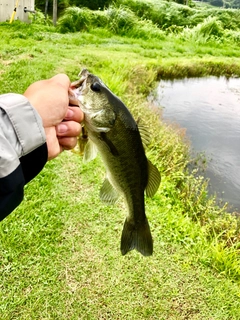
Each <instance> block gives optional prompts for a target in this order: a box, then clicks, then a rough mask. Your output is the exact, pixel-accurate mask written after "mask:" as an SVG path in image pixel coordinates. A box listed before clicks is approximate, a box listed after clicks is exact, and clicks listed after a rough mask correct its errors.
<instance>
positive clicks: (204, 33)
mask: <svg viewBox="0 0 240 320" xmlns="http://www.w3.org/2000/svg"><path fill="white" fill-rule="evenodd" d="M182 34H183V37H184V38H188V39H190V40H193V41H195V42H197V43H205V42H208V41H211V40H219V39H221V38H222V37H223V36H224V29H223V27H222V24H221V22H220V21H219V20H218V19H217V18H216V17H208V18H207V19H205V20H204V21H203V22H202V23H199V24H198V25H197V26H196V27H193V28H192V29H189V28H185V29H184V30H183V32H182Z"/></svg>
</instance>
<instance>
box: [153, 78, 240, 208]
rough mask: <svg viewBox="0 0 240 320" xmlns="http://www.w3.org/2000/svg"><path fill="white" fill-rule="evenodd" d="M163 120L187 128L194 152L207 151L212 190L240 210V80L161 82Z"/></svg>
mask: <svg viewBox="0 0 240 320" xmlns="http://www.w3.org/2000/svg"><path fill="white" fill-rule="evenodd" d="M156 100H157V103H158V105H160V106H161V107H162V108H163V120H164V121H171V122H175V123H178V124H179V125H180V126H181V127H183V128H186V134H187V137H188V138H189V139H190V141H191V146H192V152H193V153H196V152H197V153H204V155H205V157H206V159H207V168H206V171H205V172H204V176H206V177H208V178H209V179H210V183H209V191H210V193H216V194H217V196H218V199H222V200H223V201H224V202H228V203H229V205H230V206H231V210H232V211H233V210H237V211H240V79H239V78H238V79H237V78H236V79H235V78H231V79H228V80H227V79H226V78H224V77H220V78H216V77H209V78H193V79H184V80H174V81H161V82H160V84H159V86H158V88H157V97H156Z"/></svg>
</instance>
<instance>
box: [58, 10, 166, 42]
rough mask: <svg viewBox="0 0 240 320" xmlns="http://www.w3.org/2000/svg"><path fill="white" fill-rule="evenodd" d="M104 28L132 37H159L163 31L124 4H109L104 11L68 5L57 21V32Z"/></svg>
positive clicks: (162, 35) (161, 36)
mask: <svg viewBox="0 0 240 320" xmlns="http://www.w3.org/2000/svg"><path fill="white" fill-rule="evenodd" d="M99 27H100V28H104V29H106V30H108V31H110V32H111V33H113V34H117V35H121V36H130V37H133V38H144V39H149V38H151V37H153V38H158V39H161V38H163V37H164V33H163V32H162V31H161V30H160V29H159V28H157V26H156V25H154V24H153V23H152V21H151V20H143V19H139V18H138V17H137V16H136V15H135V14H134V12H133V11H131V10H130V9H128V8H127V7H124V6H119V7H116V6H113V5H111V6H109V7H108V8H107V9H105V10H104V11H91V10H89V9H86V8H78V7H70V8H67V9H66V10H65V13H64V15H63V16H62V17H61V18H60V19H59V21H58V30H59V32H62V33H66V32H76V31H88V30H90V29H91V28H99Z"/></svg>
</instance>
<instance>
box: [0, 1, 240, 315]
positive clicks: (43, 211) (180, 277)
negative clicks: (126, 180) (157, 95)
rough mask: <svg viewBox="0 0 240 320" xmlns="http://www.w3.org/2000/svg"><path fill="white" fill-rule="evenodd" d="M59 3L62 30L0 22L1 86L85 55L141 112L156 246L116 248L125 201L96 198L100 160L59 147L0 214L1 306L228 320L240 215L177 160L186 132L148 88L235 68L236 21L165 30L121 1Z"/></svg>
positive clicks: (19, 85) (17, 84) (15, 310)
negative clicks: (92, 5)
mask: <svg viewBox="0 0 240 320" xmlns="http://www.w3.org/2000/svg"><path fill="white" fill-rule="evenodd" d="M68 10H70V9H68ZM71 10H75V11H76V17H75V18H73V17H71V16H69V17H68V18H66V16H65V18H64V16H63V17H62V19H61V20H60V21H59V26H58V28H59V29H60V30H61V32H63V31H64V32H65V31H68V29H67V27H66V25H65V23H66V22H67V21H68V20H69V21H70V22H69V23H72V25H73V26H74V28H75V30H70V29H69V31H71V33H59V32H57V31H58V30H59V29H54V28H53V27H50V26H43V25H39V24H37V25H36V24H32V25H24V24H21V23H18V22H16V21H15V22H14V23H13V24H12V25H9V24H8V23H2V24H0V36H1V39H2V40H1V48H0V65H1V69H0V70H1V72H0V79H1V81H0V91H1V93H4V92H18V93H22V92H24V90H25V89H26V87H27V86H28V85H29V84H30V83H32V82H33V81H36V80H39V79H43V78H47V77H51V76H53V75H55V74H56V73H59V72H64V73H67V74H68V75H69V77H70V78H71V80H72V81H74V80H76V78H77V74H78V72H79V70H80V69H81V68H83V67H87V68H88V69H89V70H90V71H92V72H93V73H95V74H97V75H98V76H100V77H101V78H102V79H103V80H104V82H105V83H106V84H107V85H108V86H109V87H110V88H111V90H112V91H113V92H114V93H116V94H117V95H118V96H119V97H121V99H122V100H123V101H124V102H125V103H126V105H127V106H128V107H129V108H130V110H131V111H132V113H133V114H134V116H135V117H136V118H137V117H139V116H140V117H141V118H142V120H143V121H144V122H146V123H147V124H148V127H149V131H150V132H151V135H152V143H151V145H150V147H149V149H148V151H147V153H148V157H149V158H150V159H151V160H152V162H153V163H155V164H156V165H157V167H158V168H159V170H160V171H161V173H162V183H161V187H160V189H159V191H158V192H157V194H156V195H155V196H154V198H153V199H146V212H147V215H148V218H149V223H150V226H151V230H152V234H153V238H154V255H153V256H152V257H150V258H143V257H141V256H140V255H139V254H138V253H137V252H131V253H129V254H128V255H126V256H124V257H122V256H121V254H120V250H119V244H120V236H121V230H122V225H123V221H124V219H125V208H124V206H123V204H122V202H121V201H119V202H118V204H117V205H115V206H113V207H111V206H105V205H103V204H102V203H101V202H100V200H99V198H98V193H99V189H100V186H101V183H102V181H103V179H104V169H103V166H102V163H101V160H100V159H99V158H97V159H96V160H94V161H93V162H91V163H89V164H87V165H86V164H83V163H82V158H81V157H80V156H79V155H78V154H76V153H73V152H65V153H63V154H62V155H61V156H60V157H58V158H57V159H55V160H52V161H51V162H49V163H48V164H47V165H46V167H45V168H44V170H43V171H42V173H41V174H39V175H38V176H37V177H36V178H35V179H34V180H33V181H32V182H30V183H29V184H28V185H27V186H26V189H25V200H24V202H23V203H22V204H21V205H20V206H19V207H18V208H17V209H16V210H15V211H14V212H13V213H12V214H11V215H10V216H9V217H7V218H6V219H5V220H4V221H3V222H2V223H1V224H0V271H1V272H0V301H1V303H0V314H1V317H0V318H1V319H3V320H10V319H11V320H12V319H24V320H25V319H29V320H30V319H163V320H165V319H176V320H178V319H180V320H181V319H199V320H200V319H214V320H215V319H216V320H219V319H224V320H226V319H229V320H230V319H231V320H232V319H233V320H234V319H235V320H237V319H239V312H240V287H239V284H240V283H239V281H240V256H239V240H240V231H239V220H238V219H237V218H236V216H235V215H234V214H229V213H228V212H227V208H226V207H224V208H220V207H218V206H217V204H216V202H215V199H214V198H209V197H208V194H207V181H205V180H204V179H203V178H202V177H196V172H195V171H194V172H189V171H188V170H187V164H188V163H189V161H191V159H189V152H188V151H189V146H188V144H187V141H186V138H185V135H184V130H181V129H179V128H178V129H176V128H173V127H172V126H169V125H166V124H164V123H163V122H162V121H161V110H159V109H157V110H156V108H155V107H154V106H153V105H152V104H151V103H150V102H147V99H146V98H147V96H148V95H149V93H151V92H152V91H153V90H154V88H155V86H156V82H157V81H159V79H161V78H176V77H188V76H204V75H226V76H232V75H238V76H240V58H239V39H240V37H239V29H238V27H236V28H235V29H234V30H233V29H231V30H226V29H225V28H223V26H222V25H221V23H222V22H221V21H220V20H219V18H218V17H217V16H216V15H215V16H214V17H210V18H208V19H207V20H205V19H203V20H202V21H200V22H199V23H197V24H196V25H194V26H192V27H191V28H190V27H188V28H182V29H181V30H180V29H179V28H175V27H172V30H170V28H165V30H166V31H163V30H161V29H159V27H158V26H156V25H155V22H153V21H152V20H150V21H149V20H147V21H146V20H143V19H140V18H139V17H138V15H137V14H136V11H133V10H132V7H131V8H128V9H126V8H125V7H123V6H118V7H112V6H111V7H109V8H108V9H106V10H104V11H102V12H101V13H98V12H92V11H89V10H83V9H80V10H79V9H71ZM68 12H69V11H66V15H67V13H68ZM110 12H113V13H112V16H111V17H112V19H109V20H105V21H106V24H105V26H104V24H102V21H103V20H104V19H107V18H106V17H107V15H108V14H109V15H110ZM159 14H161V12H160V13H159ZM79 16H80V17H81V19H80V18H79ZM96 16H97V18H96ZM123 16H124V17H125V19H126V20H127V21H125V23H124V19H123V20H121V19H122V17H123ZM120 18H121V19H120ZM179 18H180V17H179ZM64 19H65V22H63V21H64ZM78 19H80V20H79V21H78ZM101 19H103V20H101ZM128 19H129V21H130V22H131V23H130V22H129V21H128ZM75 21H78V22H77V23H75ZM89 21H90V22H89ZM120 21H121V23H120ZM77 26H79V27H77ZM113 26H115V27H113ZM136 26H139V28H138V29H137V27H136ZM169 27H170V25H169ZM61 28H63V29H61ZM64 28H65V29H64ZM71 28H72V27H71ZM176 29H177V30H176ZM76 30H80V31H81V32H74V31H76ZM144 30H145V31H144ZM146 30H147V31H146ZM137 31H138V32H139V33H138V34H137Z"/></svg>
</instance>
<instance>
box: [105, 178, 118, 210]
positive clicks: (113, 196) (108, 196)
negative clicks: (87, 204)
mask: <svg viewBox="0 0 240 320" xmlns="http://www.w3.org/2000/svg"><path fill="white" fill-rule="evenodd" d="M118 196H119V194H118V192H117V190H116V189H115V188H114V187H113V186H112V185H111V183H110V182H109V180H108V178H106V179H105V180H104V182H103V185H102V187H101V189H100V199H101V200H102V201H103V202H105V203H108V204H114V203H115V202H116V201H117V199H118Z"/></svg>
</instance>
